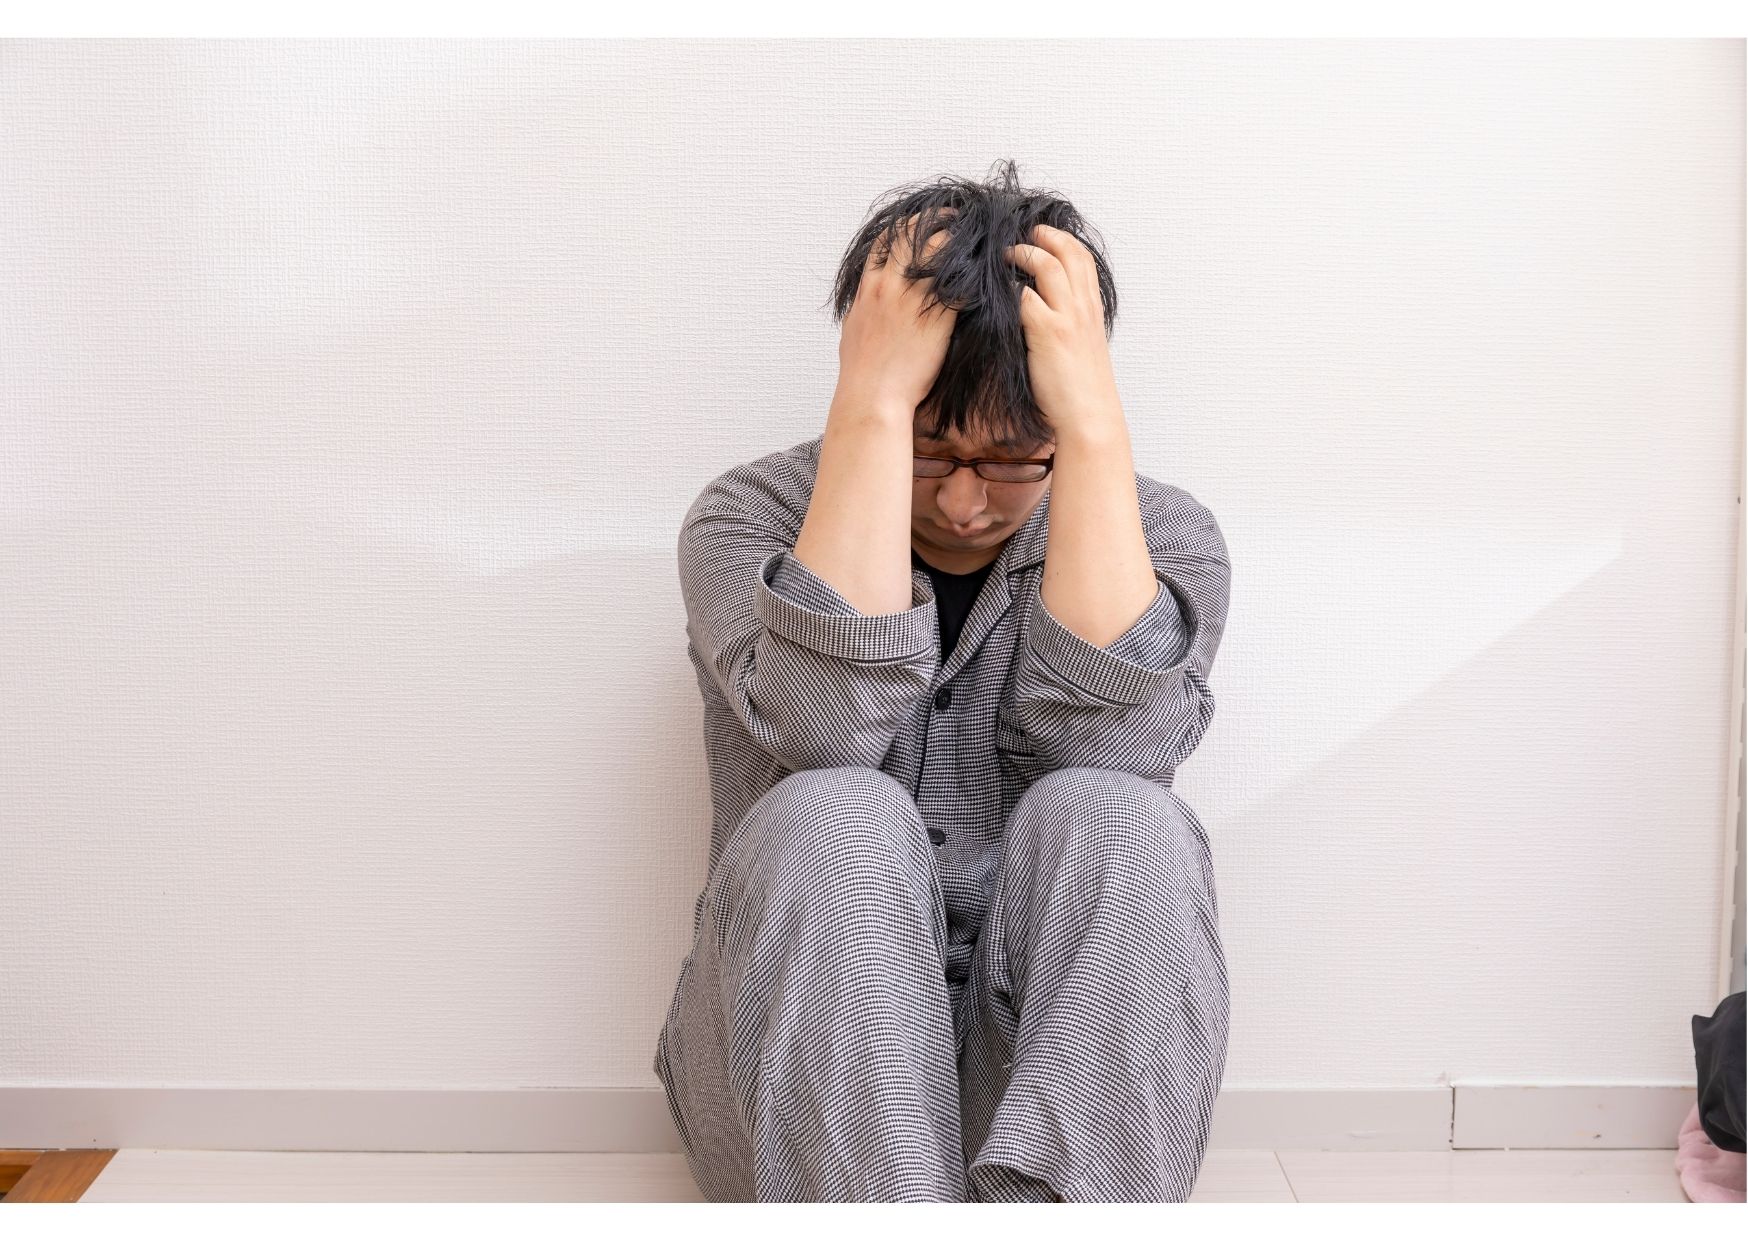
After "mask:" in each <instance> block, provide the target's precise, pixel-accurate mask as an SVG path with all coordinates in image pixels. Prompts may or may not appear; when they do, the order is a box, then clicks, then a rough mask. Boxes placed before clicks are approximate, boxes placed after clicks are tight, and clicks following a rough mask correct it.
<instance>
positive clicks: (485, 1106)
mask: <svg viewBox="0 0 1748 1240" xmlns="http://www.w3.org/2000/svg"><path fill="white" fill-rule="evenodd" d="M1695 1093H1696V1091H1695V1088H1694V1086H1692V1085H1685V1086H1684V1085H1654V1086H1634V1085H1597V1086H1548V1087H1538V1086H1525V1085H1485V1084H1476V1085H1463V1084H1457V1085H1452V1086H1446V1085H1438V1086H1430V1087H1427V1088H1418V1089H1412V1088H1411V1089H1309V1090H1306V1089H1242V1088H1236V1087H1235V1088H1230V1089H1226V1090H1224V1091H1222V1093H1221V1094H1220V1098H1219V1101H1218V1103H1217V1104H1216V1106H1215V1111H1214V1127H1213V1131H1212V1133H1211V1134H1210V1138H1209V1140H1210V1144H1211V1145H1213V1146H1215V1147H1218V1148H1239V1149H1327V1150H1448V1149H1496V1148H1514V1149H1576V1148H1582V1149H1673V1148H1675V1134H1676V1131H1677V1129H1679V1127H1680V1126H1681V1121H1682V1120H1683V1119H1684V1118H1685V1117H1686V1115H1687V1110H1688V1108H1689V1107H1691V1106H1692V1105H1693V1102H1694V1097H1695ZM0 1148H5V1149H203V1150H407V1151H433V1152H436V1151H443V1152H449V1151H475V1152H493V1153H495V1152H505V1153H508V1152H529V1151H553V1152H589V1151H601V1152H606V1151H613V1152H637V1151H653V1152H662V1151H665V1152H670V1153H678V1152H679V1150H680V1141H679V1134H678V1133H676V1132H675V1130H674V1126H673V1122H672V1120H670V1119H669V1117H668V1109H667V1101H666V1099H665V1098H664V1097H663V1095H662V1091H661V1090H660V1088H658V1087H646V1088H632V1089H228V1088H204V1089H201V1088H196V1089H181V1088H170V1089H128V1088H108V1087H102V1086H72V1087H56V1086H46V1087H28V1086H14V1087H0Z"/></svg>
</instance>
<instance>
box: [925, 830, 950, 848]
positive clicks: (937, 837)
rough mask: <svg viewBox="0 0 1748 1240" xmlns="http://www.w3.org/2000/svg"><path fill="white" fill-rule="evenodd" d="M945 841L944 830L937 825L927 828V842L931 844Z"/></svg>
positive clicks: (945, 834)
mask: <svg viewBox="0 0 1748 1240" xmlns="http://www.w3.org/2000/svg"><path fill="white" fill-rule="evenodd" d="M946 842H947V833H946V832H945V831H943V830H941V828H939V827H930V828H929V843H931V844H945V843H946Z"/></svg>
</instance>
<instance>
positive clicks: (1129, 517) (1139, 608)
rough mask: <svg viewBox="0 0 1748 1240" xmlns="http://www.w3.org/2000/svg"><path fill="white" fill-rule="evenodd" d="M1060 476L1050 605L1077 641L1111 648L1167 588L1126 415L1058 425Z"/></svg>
mask: <svg viewBox="0 0 1748 1240" xmlns="http://www.w3.org/2000/svg"><path fill="white" fill-rule="evenodd" d="M1052 472H1053V481H1052V482H1051V483H1050V539H1049V542H1048V544H1047V545H1046V549H1045V553H1044V581H1043V585H1042V586H1041V587H1040V591H1041V593H1042V594H1043V597H1044V606H1046V607H1048V608H1049V609H1050V614H1051V615H1053V616H1055V617H1056V619H1057V620H1059V621H1061V623H1062V626H1063V627H1064V628H1066V629H1068V630H1069V631H1070V632H1072V633H1073V634H1074V635H1075V636H1077V637H1080V638H1082V639H1084V640H1085V641H1087V642H1090V643H1091V644H1092V645H1094V646H1100V647H1103V646H1108V645H1110V643H1111V642H1113V641H1115V640H1116V639H1117V638H1119V637H1121V636H1122V635H1123V634H1124V633H1125V632H1126V631H1127V630H1128V628H1129V626H1130V625H1132V624H1134V623H1135V621H1136V620H1138V619H1140V617H1141V613H1142V612H1144V611H1146V610H1147V608H1148V606H1149V605H1150V604H1152V602H1153V600H1154V599H1155V598H1156V597H1157V596H1158V592H1159V591H1160V590H1161V589H1162V588H1163V587H1162V586H1161V585H1160V583H1159V579H1158V578H1157V577H1155V576H1154V574H1153V562H1152V559H1151V558H1150V557H1149V555H1148V551H1147V536H1146V534H1145V533H1144V531H1143V530H1142V528H1141V501H1140V498H1139V496H1138V495H1137V494H1136V491H1135V465H1134V459H1133V457H1132V456H1131V454H1130V450H1129V428H1128V425H1127V423H1126V422H1125V421H1124V419H1123V415H1122V411H1121V410H1120V409H1119V410H1117V411H1115V412H1114V413H1111V414H1105V415H1102V416H1099V417H1093V418H1086V419H1081V420H1077V421H1076V422H1075V423H1073V424H1072V425H1065V426H1061V427H1058V429H1057V435H1056V465H1055V468H1054V470H1053V471H1052Z"/></svg>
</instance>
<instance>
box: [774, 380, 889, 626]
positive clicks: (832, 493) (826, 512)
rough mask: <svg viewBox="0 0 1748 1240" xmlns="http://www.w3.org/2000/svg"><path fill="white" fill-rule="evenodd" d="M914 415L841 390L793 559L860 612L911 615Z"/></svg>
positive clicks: (829, 418)
mask: <svg viewBox="0 0 1748 1240" xmlns="http://www.w3.org/2000/svg"><path fill="white" fill-rule="evenodd" d="M914 417H915V411H914V410H911V409H899V408H895V407H892V406H890V405H884V404H881V403H879V402H876V401H871V400H864V399H860V398H857V397H855V396H852V395H849V394H846V393H839V394H838V395H836V396H834V397H833V398H832V405H831V412H830V414H829V415H828V416H827V418H826V424H825V436H824V438H823V439H822V440H821V442H820V449H819V473H818V476H817V477H816V478H815V480H814V484H813V496H812V498H811V499H810V500H809V501H808V505H807V519H806V520H805V521H803V522H802V524H801V534H800V536H799V537H798V538H797V539H796V541H795V550H794V555H795V558H796V559H797V560H799V561H801V563H802V564H804V565H806V566H807V569H808V571H810V572H812V573H813V574H814V575H815V576H817V577H819V578H821V579H823V580H824V581H825V582H826V583H827V584H829V585H830V586H831V587H832V588H833V589H835V590H836V591H837V592H838V593H839V594H841V595H843V596H844V598H845V599H846V600H848V602H849V603H850V605H851V606H852V607H854V608H855V609H856V610H857V611H859V612H861V613H862V614H863V615H867V616H884V615H890V614H891V613H893V612H899V611H908V610H910V606H911V602H910V597H911V579H910V505H911V488H912V483H911V476H912V475H911V457H912V455H913V454H914V452H915V438H914V436H915V427H914V421H913V419H914Z"/></svg>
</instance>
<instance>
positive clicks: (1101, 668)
mask: <svg viewBox="0 0 1748 1240" xmlns="http://www.w3.org/2000/svg"><path fill="white" fill-rule="evenodd" d="M1176 494H1177V495H1178V496H1179V497H1181V498H1180V499H1179V500H1178V501H1177V502H1175V503H1170V504H1168V505H1167V506H1166V507H1165V508H1164V509H1163V510H1161V511H1158V512H1155V513H1153V514H1151V515H1150V516H1148V517H1147V518H1146V519H1145V520H1144V522H1143V525H1144V528H1145V530H1146V533H1147V535H1148V552H1149V557H1150V559H1151V560H1152V563H1153V574H1154V577H1155V579H1156V580H1157V581H1158V583H1159V588H1158V592H1157V593H1156V594H1155V596H1154V599H1153V602H1152V603H1150V604H1149V605H1148V607H1147V610H1146V611H1144V612H1142V614H1141V615H1140V616H1139V617H1138V618H1137V619H1136V621H1135V623H1134V624H1132V625H1130V626H1129V628H1128V629H1127V630H1125V631H1124V632H1123V633H1122V634H1121V635H1120V636H1118V637H1117V638H1116V639H1115V640H1113V641H1112V642H1111V643H1110V644H1108V645H1106V646H1095V645H1093V644H1092V643H1091V642H1088V641H1086V640H1085V639H1084V638H1082V637H1080V636H1078V635H1077V634H1075V633H1074V632H1072V631H1071V630H1069V629H1068V628H1066V627H1064V626H1063V624H1062V623H1061V621H1059V620H1058V619H1057V618H1056V617H1055V616H1054V615H1052V614H1051V612H1050V609H1049V608H1048V607H1047V606H1045V603H1044V596H1043V593H1042V591H1041V590H1040V591H1038V592H1037V593H1035V594H1033V596H1032V598H1031V600H1030V620H1029V623H1028V626H1027V632H1026V640H1025V643H1024V645H1023V647H1022V650H1021V652H1020V656H1019V657H1020V667H1019V669H1018V672H1017V673H1016V675H1015V680H1014V691H1013V695H1012V698H1011V700H1010V702H1009V703H1007V704H1006V705H1004V706H1003V708H1002V712H1003V719H1002V723H1001V728H1002V732H1003V733H1004V734H1005V735H1006V736H1007V737H1008V743H1009V746H1010V748H1012V749H1017V750H1018V752H1019V754H1020V755H1023V756H1022V757H1021V758H1020V759H1019V760H1020V761H1021V762H1022V765H1023V766H1025V767H1026V768H1027V769H1028V771H1029V773H1030V774H1032V775H1033V776H1036V775H1038V774H1041V773H1043V772H1046V771H1052V770H1059V769H1062V768H1065V767H1074V766H1091V767H1102V768H1105V769H1109V770H1123V771H1132V772H1134V773H1135V774H1137V775H1140V776H1142V777H1144V778H1147V779H1152V780H1155V781H1157V782H1159V783H1162V784H1164V785H1165V786H1166V787H1168V788H1169V787H1170V786H1171V783H1172V780H1173V778H1174V777H1175V775H1176V772H1177V768H1178V766H1179V764H1180V763H1182V762H1183V760H1184V759H1185V758H1187V757H1189V755H1190V753H1191V752H1192V751H1193V750H1194V749H1195V748H1196V745H1197V744H1198V743H1199V742H1200V741H1201V739H1202V736H1203V734H1204V733H1205V732H1206V731H1207V729H1208V725H1209V724H1210V723H1211V722H1212V720H1213V717H1214V694H1213V692H1212V690H1211V689H1210V688H1209V684H1208V676H1209V672H1210V670H1211V668H1212V666H1213V661H1214V655H1215V653H1216V651H1217V650H1218V648H1219V644H1220V638H1221V635H1222V633H1223V632H1224V630H1225V625H1226V612H1227V607H1228V600H1229V597H1230V579H1231V570H1230V562H1229V558H1228V556H1227V553H1226V544H1225V540H1224V538H1223V537H1222V536H1221V533H1220V529H1219V526H1218V524H1217V523H1216V522H1215V521H1214V518H1213V515H1212V514H1211V513H1209V512H1208V511H1207V510H1206V509H1205V508H1202V507H1201V506H1200V505H1199V504H1195V503H1194V501H1193V500H1189V498H1188V497H1187V496H1186V495H1184V493H1183V492H1181V491H1180V492H1177V493H1176Z"/></svg>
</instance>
